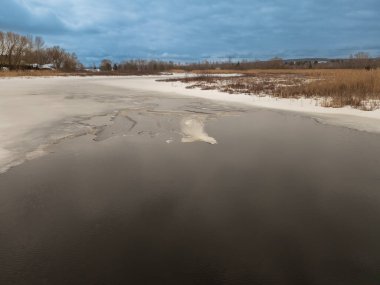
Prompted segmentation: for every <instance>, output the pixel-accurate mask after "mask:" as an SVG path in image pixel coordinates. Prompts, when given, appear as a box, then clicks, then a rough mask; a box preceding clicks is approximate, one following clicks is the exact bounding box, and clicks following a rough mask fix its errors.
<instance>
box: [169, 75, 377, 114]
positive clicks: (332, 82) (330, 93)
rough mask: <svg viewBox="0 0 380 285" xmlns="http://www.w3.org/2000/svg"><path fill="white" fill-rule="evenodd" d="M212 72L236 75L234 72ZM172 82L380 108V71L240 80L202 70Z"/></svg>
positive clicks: (259, 77)
mask: <svg viewBox="0 0 380 285" xmlns="http://www.w3.org/2000/svg"><path fill="white" fill-rule="evenodd" d="M212 72H218V73H219V74H231V73H236V71H232V70H231V71H228V70H223V71H222V70H218V71H215V70H213V71H212ZM169 81H181V82H184V83H188V84H191V85H189V88H195V87H198V88H201V89H217V90H220V91H223V92H227V93H230V94H241V93H243V94H249V95H259V96H266V95H270V96H274V97H281V98H301V97H306V98H318V99H322V102H323V103H322V104H323V106H325V107H333V108H339V107H344V106H352V107H354V108H358V109H362V110H374V109H377V108H379V107H380V70H347V69H340V70H248V71H244V72H242V76H240V77H236V76H218V75H217V74H215V73H211V71H202V72H200V75H199V76H195V77H186V78H179V79H170V80H169Z"/></svg>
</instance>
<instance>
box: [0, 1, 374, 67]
mask: <svg viewBox="0 0 380 285" xmlns="http://www.w3.org/2000/svg"><path fill="white" fill-rule="evenodd" d="M0 3H1V4H0V29H1V30H5V31H15V32H20V33H24V34H32V35H40V36H43V38H44V39H45V41H46V42H47V43H48V44H49V45H60V46H62V47H64V48H65V49H67V50H69V51H72V52H76V53H77V54H78V56H79V58H80V59H81V60H82V62H84V63H86V64H91V63H93V62H94V63H98V62H99V60H100V59H102V58H110V59H112V60H117V61H119V60H122V59H127V58H154V59H164V60H168V59H170V60H176V61H188V60H199V59H207V58H213V59H214V58H225V57H229V56H231V57H242V58H251V59H267V58H271V57H274V56H280V57H284V58H294V57H311V56H312V57H316V56H318V57H337V56H343V57H347V56H348V55H349V54H351V53H355V52H357V51H366V52H369V53H370V54H371V55H372V56H380V17H379V16H380V0H360V1H359V0H235V1H233V0H230V1H226V0H0Z"/></svg>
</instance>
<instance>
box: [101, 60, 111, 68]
mask: <svg viewBox="0 0 380 285" xmlns="http://www.w3.org/2000/svg"><path fill="white" fill-rule="evenodd" d="M100 70H101V71H111V70H112V62H111V61H110V60H109V59H103V60H102V62H101V63H100Z"/></svg>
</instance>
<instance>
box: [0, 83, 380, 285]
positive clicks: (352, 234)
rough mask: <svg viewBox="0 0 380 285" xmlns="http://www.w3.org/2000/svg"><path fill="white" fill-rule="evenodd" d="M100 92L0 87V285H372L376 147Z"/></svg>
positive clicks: (110, 88)
mask: <svg viewBox="0 0 380 285" xmlns="http://www.w3.org/2000/svg"><path fill="white" fill-rule="evenodd" d="M104 80H105V79H104V78H54V79H11V80H3V81H1V83H0V84H1V94H0V97H1V98H0V108H1V112H0V151H1V152H0V162H1V168H2V172H3V173H2V174H0V284H21V285H22V284H28V285H30V284H176V285H177V284H207V285H209V284H285V285H286V284H289V285H290V284H296V283H298V284H323V285H325V284H334V285H336V284H345V285H347V284H353V285H354V284H355V285H356V284H376V283H378V281H379V280H380V279H379V278H380V276H379V264H380V243H379V240H380V227H379V226H378V225H379V224H380V207H379V204H380V192H379V188H380V187H379V185H380V135H378V134H371V133H366V132H360V131H355V130H352V129H349V128H344V127H337V126H331V125H326V124H321V123H319V122H318V121H317V120H315V119H313V118H311V117H309V116H307V115H301V114H296V113H291V112H280V111H270V110H265V109H257V108H253V107H249V106H246V105H239V104H233V103H226V102H224V103H223V102H217V101H209V100H205V99H201V98H193V97H188V96H183V95H178V94H175V93H170V92H169V93H162V92H161V93H160V92H154V91H152V90H150V91H149V90H142V89H141V88H140V89H138V88H134V87H133V86H136V85H139V84H144V82H146V79H144V78H137V77H136V78H129V79H125V78H124V79H123V78H112V79H107V80H108V81H113V82H114V83H116V84H104ZM125 80H130V82H131V86H132V87H131V88H130V89H128V88H121V87H117V85H118V84H117V83H118V82H121V81H124V83H123V84H124V85H125ZM23 162H24V163H23ZM16 165H17V166H16ZM10 166H15V167H13V168H9V167H10ZM6 170H7V171H6Z"/></svg>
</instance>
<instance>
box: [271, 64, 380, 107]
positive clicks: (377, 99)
mask: <svg viewBox="0 0 380 285" xmlns="http://www.w3.org/2000/svg"><path fill="white" fill-rule="evenodd" d="M274 95H277V96H279V97H285V98H289V97H301V96H303V97H309V98H310V97H312V98H314V97H317V98H324V99H325V101H324V102H325V103H324V105H325V106H327V107H343V106H352V107H355V108H360V109H363V110H367V109H368V110H372V109H375V108H378V107H379V105H380V70H369V71H367V70H335V71H330V72H326V73H321V74H319V76H318V77H315V78H314V79H312V80H310V81H308V82H305V83H303V84H298V85H294V86H288V87H281V88H278V89H277V90H275V92H274Z"/></svg>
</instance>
